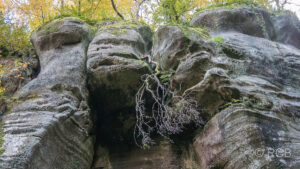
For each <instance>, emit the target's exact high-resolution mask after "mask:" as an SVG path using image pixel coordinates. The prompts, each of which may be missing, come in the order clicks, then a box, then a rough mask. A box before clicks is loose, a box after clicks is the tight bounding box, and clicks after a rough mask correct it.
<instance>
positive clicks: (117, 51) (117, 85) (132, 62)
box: [87, 23, 152, 113]
mask: <svg viewBox="0 0 300 169" xmlns="http://www.w3.org/2000/svg"><path fill="white" fill-rule="evenodd" d="M151 37H152V32H151V29H150V28H149V27H148V26H144V25H138V24H130V23H115V24H112V25H108V26H104V27H102V28H100V30H99V31H98V32H97V34H96V36H95V38H94V39H93V41H92V42H91V43H90V46H89V49H88V61H87V71H88V76H89V80H88V83H89V88H90V91H91V93H92V95H93V96H92V97H93V98H94V100H97V101H96V104H101V106H103V110H104V111H105V113H110V112H113V111H116V110H121V109H122V108H128V107H132V106H134V105H135V94H136V92H137V90H138V89H139V87H140V86H141V76H142V75H143V74H146V73H150V71H149V67H148V65H147V64H146V63H144V62H143V61H142V60H141V58H142V57H144V56H147V55H149V54H150V49H151V47H152V38H151ZM112 103H113V104H112Z"/></svg>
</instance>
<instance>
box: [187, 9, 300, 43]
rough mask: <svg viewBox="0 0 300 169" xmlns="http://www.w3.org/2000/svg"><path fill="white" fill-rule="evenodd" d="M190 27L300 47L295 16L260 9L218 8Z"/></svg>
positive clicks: (201, 15) (202, 13)
mask: <svg viewBox="0 0 300 169" xmlns="http://www.w3.org/2000/svg"><path fill="white" fill-rule="evenodd" d="M190 25H191V26H195V27H199V26H200V27H206V28H207V30H209V31H210V32H211V33H212V34H218V33H222V32H223V33H224V32H239V33H243V34H247V35H250V36H255V37H261V38H266V39H269V40H272V41H277V42H281V43H285V44H290V45H293V46H295V47H297V48H300V40H299V38H298V37H299V35H300V22H299V20H298V18H297V16H295V15H294V14H291V13H285V14H279V15H274V14H270V13H269V12H267V11H266V10H264V9H260V8H256V7H253V8H251V7H236V8H233V9H231V8H218V9H214V10H208V11H205V12H201V13H199V14H197V15H196V16H195V17H194V18H193V19H192V20H191V22H190Z"/></svg>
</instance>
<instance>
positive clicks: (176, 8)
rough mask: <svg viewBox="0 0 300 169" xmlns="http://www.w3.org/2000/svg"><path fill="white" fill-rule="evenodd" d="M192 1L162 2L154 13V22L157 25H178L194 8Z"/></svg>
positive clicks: (175, 0) (167, 0) (165, 0)
mask: <svg viewBox="0 0 300 169" xmlns="http://www.w3.org/2000/svg"><path fill="white" fill-rule="evenodd" d="M193 2H194V0H162V1H161V2H160V5H159V7H158V8H157V9H156V11H155V12H154V15H153V17H154V20H155V21H156V22H158V23H160V22H166V23H170V22H171V23H172V22H175V23H178V22H179V20H181V19H182V18H186V17H188V15H187V12H188V11H191V10H192V9H193V8H194V5H193Z"/></svg>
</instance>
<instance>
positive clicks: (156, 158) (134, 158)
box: [93, 142, 183, 169]
mask: <svg viewBox="0 0 300 169" xmlns="http://www.w3.org/2000/svg"><path fill="white" fill-rule="evenodd" d="M104 152H105V150H104V149H101V148H100V149H99V150H98V153H99V157H98V160H97V161H95V164H94V167H93V168H95V169H96V168H101V167H102V168H107V169H113V168H118V169H140V168H143V169H152V168H155V169H166V168H171V169H180V168H182V166H183V164H182V161H180V160H179V156H178V153H177V152H176V151H174V148H172V145H171V144H170V143H168V142H161V143H160V144H159V145H155V146H153V147H152V148H151V149H145V150H142V149H140V148H137V147H120V146H115V147H114V148H113V149H111V150H110V151H109V152H107V151H106V153H104Z"/></svg>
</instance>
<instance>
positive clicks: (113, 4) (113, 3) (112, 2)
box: [111, 0, 124, 20]
mask: <svg viewBox="0 0 300 169" xmlns="http://www.w3.org/2000/svg"><path fill="white" fill-rule="evenodd" d="M111 5H112V6H113V8H114V10H115V12H116V13H117V14H118V16H119V17H120V18H122V19H123V20H124V17H123V15H121V14H120V12H119V11H118V9H117V8H116V5H115V2H114V0H111Z"/></svg>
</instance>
